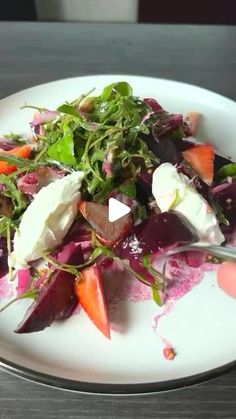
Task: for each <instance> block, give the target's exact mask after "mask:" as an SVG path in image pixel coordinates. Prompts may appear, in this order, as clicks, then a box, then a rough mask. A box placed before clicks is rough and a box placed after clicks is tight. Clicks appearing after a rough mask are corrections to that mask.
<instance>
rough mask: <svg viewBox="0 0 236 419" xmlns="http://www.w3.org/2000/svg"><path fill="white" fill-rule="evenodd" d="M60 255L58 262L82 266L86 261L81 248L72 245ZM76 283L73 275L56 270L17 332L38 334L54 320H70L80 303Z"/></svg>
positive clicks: (29, 309)
mask: <svg viewBox="0 0 236 419" xmlns="http://www.w3.org/2000/svg"><path fill="white" fill-rule="evenodd" d="M61 253H62V252H61ZM59 255H60V256H59V257H58V260H60V261H63V262H64V263H69V264H72V265H75V264H81V263H83V260H84V259H83V252H82V249H81V247H80V246H76V245H75V244H72V243H70V244H68V245H67V246H65V248H64V249H63V254H59ZM74 281H75V277H74V275H72V274H71V273H69V272H65V271H62V270H58V269H57V270H55V272H54V273H53V274H52V277H51V279H50V281H49V282H48V283H47V284H46V285H44V286H43V287H42V290H41V292H40V294H39V296H38V298H37V299H36V300H35V301H34V302H33V304H31V306H30V307H29V308H28V310H27V312H26V314H25V316H24V318H23V320H22V321H21V323H20V324H19V325H18V327H17V328H16V330H15V332H16V333H31V332H38V331H39V330H43V329H45V328H46V327H48V326H50V325H51V324H52V323H53V321H54V320H59V319H65V318H68V317H69V316H70V315H71V314H72V312H73V310H74V309H75V307H76V305H77V303H78V299H77V297H76V294H75V290H74Z"/></svg>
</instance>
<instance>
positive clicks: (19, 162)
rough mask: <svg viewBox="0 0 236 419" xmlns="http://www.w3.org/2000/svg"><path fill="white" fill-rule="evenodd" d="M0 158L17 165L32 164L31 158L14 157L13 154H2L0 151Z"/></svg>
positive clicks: (25, 165) (26, 165)
mask: <svg viewBox="0 0 236 419" xmlns="http://www.w3.org/2000/svg"><path fill="white" fill-rule="evenodd" d="M0 160H2V161H6V162H7V163H9V164H13V165H15V166H17V167H28V166H32V165H33V164H34V161H33V160H30V159H26V158H22V157H16V156H15V155H14V154H3V153H0Z"/></svg>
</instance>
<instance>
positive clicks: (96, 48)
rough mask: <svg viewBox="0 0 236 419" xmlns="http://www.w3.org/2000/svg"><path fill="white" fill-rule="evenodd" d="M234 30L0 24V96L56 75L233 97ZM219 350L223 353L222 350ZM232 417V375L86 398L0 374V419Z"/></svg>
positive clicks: (235, 387) (235, 377) (235, 397)
mask: <svg viewBox="0 0 236 419" xmlns="http://www.w3.org/2000/svg"><path fill="white" fill-rule="evenodd" d="M235 40H236V28H235V27H230V26H228V27H223V26H221V27H219V26H212V27H210V26H185V25H179V26H174V25H166V26H164V25H127V24H79V23H74V24H68V23H66V24H64V23H23V22H21V23H8V22H5V23H3V22H0V98H1V97H4V96H7V95H9V94H11V93H14V92H16V91H18V90H21V89H24V88H27V87H30V86H33V85H36V84H39V83H44V82H48V81H51V80H55V79H60V78H64V77H71V76H80V75H88V74H112V73H113V74H121V73H123V74H140V75H145V76H155V77H162V78H169V79H174V80H181V81H184V82H188V83H194V84H197V85H199V86H202V87H206V88H209V89H212V90H214V91H216V92H218V93H221V94H223V95H225V96H228V97H230V98H232V99H234V100H235V99H236V83H235V74H236V42H235ZM222 350H223V348H222ZM132 417H136V418H146V417H149V418H166V419H167V418H168V419H171V418H186V419H191V418H220V419H221V418H227V419H231V418H232V419H233V418H235V417H236V371H232V372H230V373H228V374H226V375H224V376H222V377H219V378H217V379H214V380H212V381H210V382H208V383H204V384H199V385H197V386H194V387H191V388H186V389H182V390H178V391H172V392H168V393H162V394H155V395H147V396H140V397H137V396H134V397H115V396H112V397H111V396H110V397H106V396H91V395H83V394H78V393H69V392H66V391H63V390H57V389H51V388H47V387H44V386H41V385H39V384H34V383H31V382H27V381H25V380H22V379H20V378H18V377H15V376H12V375H10V374H8V373H6V372H0V419H13V418H22V419H32V418H49V419H52V418H57V419H60V418H63V419H64V418H67V419H75V418H132Z"/></svg>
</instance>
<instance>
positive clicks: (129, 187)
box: [118, 179, 136, 198]
mask: <svg viewBox="0 0 236 419" xmlns="http://www.w3.org/2000/svg"><path fill="white" fill-rule="evenodd" d="M118 190H119V191H120V192H122V193H123V194H125V195H127V196H128V197H129V198H135V196H136V186H135V182H134V180H132V179H130V180H128V181H126V182H124V183H122V184H121V185H120V186H119V188H118Z"/></svg>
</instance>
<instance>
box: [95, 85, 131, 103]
mask: <svg viewBox="0 0 236 419" xmlns="http://www.w3.org/2000/svg"><path fill="white" fill-rule="evenodd" d="M112 93H114V94H117V93H119V94H120V95H121V96H132V94H133V90H132V87H131V86H130V85H129V83H126V82H125V81H121V82H117V83H112V84H110V85H109V86H107V87H105V89H104V90H103V92H102V95H101V98H102V100H108V99H110V96H111V95H112Z"/></svg>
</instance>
